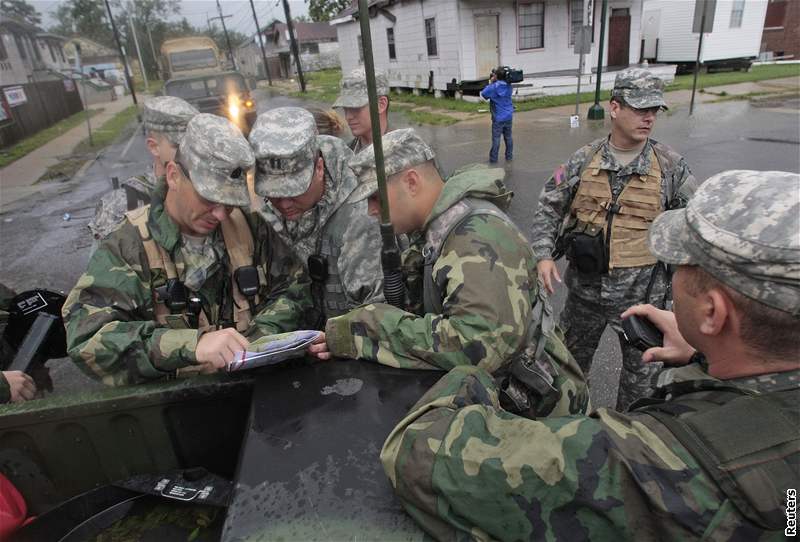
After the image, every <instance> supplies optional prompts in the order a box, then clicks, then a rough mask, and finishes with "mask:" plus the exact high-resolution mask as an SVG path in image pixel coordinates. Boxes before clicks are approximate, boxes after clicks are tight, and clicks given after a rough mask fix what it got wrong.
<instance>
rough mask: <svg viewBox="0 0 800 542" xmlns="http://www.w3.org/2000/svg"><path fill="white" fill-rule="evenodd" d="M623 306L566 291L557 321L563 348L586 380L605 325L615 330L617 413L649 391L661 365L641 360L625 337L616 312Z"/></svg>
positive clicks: (623, 308) (640, 354)
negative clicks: (618, 370) (618, 365)
mask: <svg viewBox="0 0 800 542" xmlns="http://www.w3.org/2000/svg"><path fill="white" fill-rule="evenodd" d="M626 308H627V307H620V306H619V305H617V304H616V303H612V304H606V303H591V302H588V301H586V300H584V299H581V298H579V297H578V296H576V295H574V294H572V293H569V294H568V295H567V301H566V303H565V304H564V310H563V311H561V317H560V322H559V325H560V326H561V328H562V329H563V330H564V336H565V344H566V347H567V349H568V350H569V351H570V353H571V354H572V355H573V356H574V357H575V360H576V361H577V362H578V365H580V367H581V369H582V370H583V373H584V374H585V375H586V377H587V379H588V377H589V369H590V368H591V366H592V359H593V358H594V353H595V351H596V350H597V345H598V344H599V342H600V337H601V336H602V335H603V331H605V329H606V326H611V329H612V330H613V331H614V332H616V334H617V336H618V337H619V346H620V348H621V350H622V372H621V374H620V379H619V388H618V391H617V406H616V410H618V411H620V412H625V411H626V410H628V407H629V406H630V405H631V403H633V402H634V401H636V400H637V399H639V398H640V397H644V396H647V395H649V394H650V391H651V388H652V382H653V381H654V378H655V375H656V374H657V373H658V372H659V371H660V370H661V366H662V364H661V363H647V364H645V363H644V362H642V352H641V351H639V350H638V349H636V348H634V347H633V346H631V345H629V344H628V342H627V341H626V340H625V337H624V335H623V334H622V326H621V323H620V322H621V320H620V317H619V315H620V314H621V313H622V312H623V311H624V310H625V309H626ZM590 387H591V385H590Z"/></svg>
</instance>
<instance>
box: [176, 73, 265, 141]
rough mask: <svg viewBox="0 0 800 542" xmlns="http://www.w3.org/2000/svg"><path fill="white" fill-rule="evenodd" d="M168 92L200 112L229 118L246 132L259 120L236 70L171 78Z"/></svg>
mask: <svg viewBox="0 0 800 542" xmlns="http://www.w3.org/2000/svg"><path fill="white" fill-rule="evenodd" d="M164 93H165V94H166V95H167V96H177V97H178V98H183V99H184V100H186V101H187V102H189V103H190V104H192V105H193V106H195V107H196V108H197V109H198V111H200V112H201V113H211V114H213V115H219V116H221V117H226V118H228V119H229V120H230V121H231V122H232V123H234V124H235V125H236V126H238V127H239V129H240V130H242V132H243V133H244V134H245V135H247V134H248V133H249V132H250V128H251V127H252V126H253V123H254V122H255V120H256V114H257V113H256V105H255V101H254V100H253V97H252V95H251V93H250V87H249V86H248V84H247V81H246V80H245V78H244V76H243V75H242V74H241V73H239V72H237V71H227V72H221V73H211V74H201V75H194V76H191V77H179V78H176V79H170V80H169V81H167V82H166V83H164Z"/></svg>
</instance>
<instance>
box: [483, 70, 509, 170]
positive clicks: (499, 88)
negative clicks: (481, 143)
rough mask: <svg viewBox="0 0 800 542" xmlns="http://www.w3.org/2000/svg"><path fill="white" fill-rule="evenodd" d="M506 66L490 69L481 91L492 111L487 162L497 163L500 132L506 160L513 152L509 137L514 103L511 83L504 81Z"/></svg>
mask: <svg viewBox="0 0 800 542" xmlns="http://www.w3.org/2000/svg"><path fill="white" fill-rule="evenodd" d="M506 75H507V72H506V67H505V66H500V67H499V68H496V69H494V70H492V76H491V78H490V79H489V84H488V85H486V87H484V89H483V90H482V91H481V98H483V99H484V100H488V101H489V109H490V110H491V112H492V148H491V150H490V151H489V163H490V164H494V163H497V153H498V151H499V150H500V134H502V135H503V139H505V142H506V161H509V160H511V159H512V157H513V154H514V141H513V140H512V139H511V119H512V117H513V116H514V105H513V104H512V103H511V85H509V84H508V83H507V82H506Z"/></svg>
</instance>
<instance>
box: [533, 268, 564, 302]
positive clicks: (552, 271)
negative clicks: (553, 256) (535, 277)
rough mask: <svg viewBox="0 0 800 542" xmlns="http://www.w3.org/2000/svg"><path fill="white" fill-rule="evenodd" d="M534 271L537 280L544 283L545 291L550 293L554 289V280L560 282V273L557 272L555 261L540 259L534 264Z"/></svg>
mask: <svg viewBox="0 0 800 542" xmlns="http://www.w3.org/2000/svg"><path fill="white" fill-rule="evenodd" d="M536 272H537V273H538V274H539V280H541V281H542V284H544V288H545V290H547V293H548V294H552V293H553V292H554V291H555V281H558V282H561V275H559V274H558V269H556V262H554V261H553V260H540V261H539V263H537V264H536Z"/></svg>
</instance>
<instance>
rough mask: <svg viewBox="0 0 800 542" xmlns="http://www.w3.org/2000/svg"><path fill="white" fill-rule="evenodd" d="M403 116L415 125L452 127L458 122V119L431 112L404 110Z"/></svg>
mask: <svg viewBox="0 0 800 542" xmlns="http://www.w3.org/2000/svg"><path fill="white" fill-rule="evenodd" d="M401 111H402V112H403V114H404V115H405V116H406V118H408V120H409V121H411V122H412V123H414V124H433V125H434V126H450V125H451V124H455V123H456V122H458V119H457V118H455V117H451V116H450V115H442V114H440V113H431V112H430V111H412V110H411V109H406V108H402V109H401Z"/></svg>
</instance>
